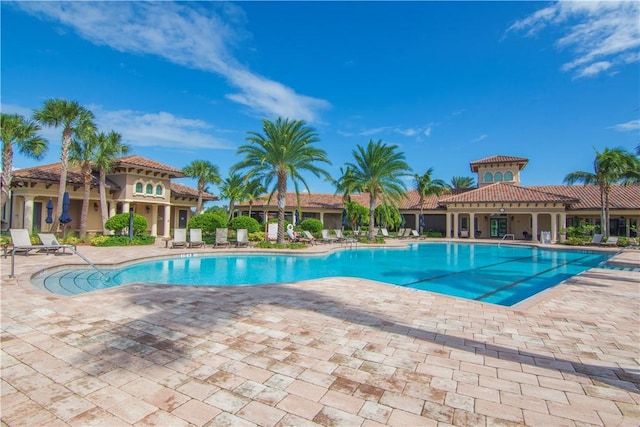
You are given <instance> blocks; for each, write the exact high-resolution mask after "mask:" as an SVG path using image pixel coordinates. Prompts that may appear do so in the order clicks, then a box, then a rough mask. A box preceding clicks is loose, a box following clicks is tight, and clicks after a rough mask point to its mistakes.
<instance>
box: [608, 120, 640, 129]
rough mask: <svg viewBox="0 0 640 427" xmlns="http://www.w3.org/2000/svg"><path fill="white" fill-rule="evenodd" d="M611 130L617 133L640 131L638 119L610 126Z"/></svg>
mask: <svg viewBox="0 0 640 427" xmlns="http://www.w3.org/2000/svg"><path fill="white" fill-rule="evenodd" d="M611 128H612V129H615V130H617V131H619V132H629V131H632V130H638V129H640V119H636V120H630V121H628V122H626V123H618V124H617V125H614V126H611Z"/></svg>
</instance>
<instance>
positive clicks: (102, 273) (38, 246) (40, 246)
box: [9, 245, 111, 280]
mask: <svg viewBox="0 0 640 427" xmlns="http://www.w3.org/2000/svg"><path fill="white" fill-rule="evenodd" d="M60 248H63V249H65V250H66V249H69V250H70V251H71V252H73V253H74V254H76V255H78V256H79V257H80V258H81V259H82V260H83V261H84V262H86V263H87V264H89V265H90V266H91V267H93V268H94V269H95V270H96V271H97V272H98V273H100V274H101V275H102V277H104V278H105V279H106V280H110V279H111V278H110V277H109V276H108V275H107V274H106V273H105V272H103V271H102V270H100V269H99V268H98V267H97V266H96V265H95V264H94V263H93V262H91V261H90V260H89V259H88V258H87V257H85V256H84V255H82V254H81V253H80V252H78V251H77V250H76V247H75V246H74V245H30V246H15V247H14V248H13V249H12V250H11V274H10V275H9V277H11V278H14V277H16V275H15V258H16V251H19V250H24V249H60Z"/></svg>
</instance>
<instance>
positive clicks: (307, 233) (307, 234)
mask: <svg viewBox="0 0 640 427" xmlns="http://www.w3.org/2000/svg"><path fill="white" fill-rule="evenodd" d="M302 233H303V234H304V237H306V238H307V239H309V243H311V244H312V245H315V244H316V238H315V237H313V234H311V232H310V231H309V230H304V231H303V232H302Z"/></svg>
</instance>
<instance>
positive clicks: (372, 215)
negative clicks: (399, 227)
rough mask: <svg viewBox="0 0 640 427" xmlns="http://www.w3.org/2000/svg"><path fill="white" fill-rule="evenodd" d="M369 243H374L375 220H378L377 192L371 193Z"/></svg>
mask: <svg viewBox="0 0 640 427" xmlns="http://www.w3.org/2000/svg"><path fill="white" fill-rule="evenodd" d="M369 197H371V199H370V200H369V241H370V242H373V240H374V237H375V236H374V235H373V230H374V228H375V224H376V223H375V220H376V194H375V191H374V192H373V193H369Z"/></svg>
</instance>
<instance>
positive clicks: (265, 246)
mask: <svg viewBox="0 0 640 427" xmlns="http://www.w3.org/2000/svg"><path fill="white" fill-rule="evenodd" d="M255 247H256V248H261V249H304V248H306V247H307V245H305V244H304V243H287V244H284V245H281V244H280V243H275V242H259V243H257V244H256V245H255Z"/></svg>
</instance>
